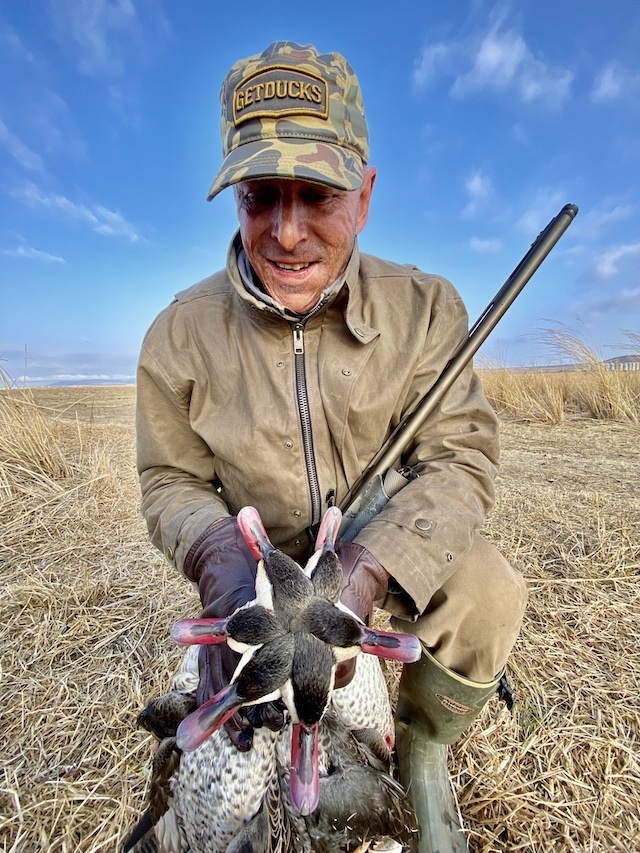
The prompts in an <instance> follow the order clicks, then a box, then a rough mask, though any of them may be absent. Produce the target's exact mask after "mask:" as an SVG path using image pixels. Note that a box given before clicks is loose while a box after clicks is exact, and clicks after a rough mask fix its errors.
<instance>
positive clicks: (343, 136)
mask: <svg viewBox="0 0 640 853" xmlns="http://www.w3.org/2000/svg"><path fill="white" fill-rule="evenodd" d="M220 98H221V103H222V139H223V153H224V156H225V160H224V163H223V165H222V167H221V169H220V171H219V172H218V175H217V176H216V179H215V181H214V183H213V186H212V187H211V191H210V193H209V199H211V198H213V197H214V196H215V195H216V194H217V193H218V192H220V191H221V190H222V189H224V188H225V187H228V186H234V188H235V193H236V201H237V207H238V218H239V221H240V232H241V236H242V242H243V245H244V249H245V251H246V253H247V256H248V257H249V261H250V262H251V265H252V266H253V268H254V270H255V271H256V273H257V275H258V276H259V278H260V280H261V281H262V283H263V285H264V287H265V289H266V290H267V292H268V293H269V294H270V295H271V296H272V297H273V298H274V299H275V300H276V301H277V302H279V303H280V304H282V305H285V306H286V307H287V308H290V309H291V310H293V311H296V312H298V313H304V312H306V311H308V310H309V309H310V308H312V307H313V306H314V305H315V304H316V302H317V301H318V299H319V297H320V295H321V293H322V291H323V290H325V289H326V288H327V287H329V286H330V285H331V284H333V282H334V281H335V280H336V279H337V278H338V277H339V276H340V274H341V273H342V272H343V271H344V269H345V267H346V265H347V263H348V261H349V258H350V256H351V253H352V251H353V246H354V242H355V238H356V235H357V234H358V233H360V231H361V230H362V228H364V225H365V223H366V221H367V216H368V211H369V201H370V198H371V191H372V189H373V183H374V180H375V169H367V166H366V164H367V160H368V157H369V144H368V132H367V124H366V120H365V117H364V110H363V106H362V96H361V94H360V87H359V85H358V81H357V79H356V77H355V74H354V73H353V71H352V70H351V68H350V66H349V65H348V64H347V62H346V60H345V59H344V58H343V57H342V56H340V54H337V53H328V54H319V53H318V51H317V50H316V49H315V48H314V47H312V46H311V45H306V46H304V47H301V46H299V45H296V44H293V43H292V42H275V43H274V44H272V45H271V46H270V47H268V48H267V49H266V50H265V51H264V52H263V53H262V54H259V55H258V56H253V57H250V58H249V59H246V60H242V61H240V62H238V63H236V65H234V67H233V68H232V69H231V71H230V72H229V74H228V75H227V77H226V79H225V81H224V83H223V86H222V92H221V95H220Z"/></svg>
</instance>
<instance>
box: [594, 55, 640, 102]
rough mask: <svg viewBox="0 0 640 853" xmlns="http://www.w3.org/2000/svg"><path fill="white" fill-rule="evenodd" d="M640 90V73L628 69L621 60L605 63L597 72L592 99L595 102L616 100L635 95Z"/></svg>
mask: <svg viewBox="0 0 640 853" xmlns="http://www.w3.org/2000/svg"><path fill="white" fill-rule="evenodd" d="M639 92H640V74H637V73H635V72H633V71H628V70H627V69H625V68H623V67H622V66H621V65H620V63H619V62H616V61H613V62H610V63H608V65H605V66H604V68H602V70H601V71H600V72H599V73H598V74H597V76H596V78H595V80H594V83H593V91H592V92H591V100H592V101H595V102H602V101H614V100H617V99H618V98H622V97H633V96H636V95H637V94H638V93H639Z"/></svg>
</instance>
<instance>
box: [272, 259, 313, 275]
mask: <svg viewBox="0 0 640 853" xmlns="http://www.w3.org/2000/svg"><path fill="white" fill-rule="evenodd" d="M272 263H273V264H274V265H275V266H276V267H278V269H280V270H286V271H287V272H300V270H306V269H307V268H308V267H310V266H311V263H310V262H309V263H306V264H280V263H278V261H273V262H272Z"/></svg>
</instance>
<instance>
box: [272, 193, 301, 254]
mask: <svg viewBox="0 0 640 853" xmlns="http://www.w3.org/2000/svg"><path fill="white" fill-rule="evenodd" d="M272 235H273V237H275V239H276V240H277V241H278V243H280V245H281V246H282V248H283V249H284V250H285V251H287V252H292V251H293V250H294V249H295V247H296V246H297V245H298V243H300V242H302V240H304V239H305V237H306V236H307V213H306V209H305V206H304V205H303V204H300V203H299V202H297V201H295V200H292V199H281V200H280V203H279V204H278V206H277V207H276V209H275V210H274V215H273V228H272Z"/></svg>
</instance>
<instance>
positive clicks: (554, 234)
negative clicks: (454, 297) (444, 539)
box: [340, 204, 578, 541]
mask: <svg viewBox="0 0 640 853" xmlns="http://www.w3.org/2000/svg"><path fill="white" fill-rule="evenodd" d="M577 212H578V208H577V207H576V205H575V204H566V205H565V206H564V207H563V208H562V210H561V211H560V213H558V214H557V216H555V217H554V218H553V219H552V220H551V222H550V223H549V224H548V225H547V227H546V228H545V229H544V230H543V231H541V232H540V234H538V236H537V237H536V239H535V240H534V242H533V243H532V244H531V248H530V249H529V251H528V252H527V253H526V255H525V256H524V257H523V258H522V260H521V261H520V263H519V264H518V266H517V267H516V268H515V270H514V271H513V272H512V273H511V275H510V276H509V278H508V279H507V280H506V282H505V283H504V284H503V285H502V287H501V288H500V290H499V291H498V292H497V293H496V295H495V296H494V297H493V299H492V300H491V302H490V303H489V304H488V305H487V307H486V308H485V309H484V311H483V312H482V314H481V315H480V317H478V319H477V320H476V322H475V323H474V325H473V326H472V328H471V329H470V330H469V332H468V334H467V336H466V338H464V340H462V342H461V343H460V344H459V346H458V348H457V349H456V351H455V352H454V354H453V356H452V357H451V359H450V361H449V362H448V363H447V366H446V367H445V368H444V370H443V371H442V373H441V374H440V376H439V377H438V379H437V380H436V382H435V383H434V384H433V386H432V387H431V388H430V389H429V391H428V392H427V393H426V395H425V396H424V397H423V398H422V400H421V401H420V402H419V403H418V405H417V406H416V407H415V409H414V410H413V412H411V413H409V414H408V415H407V416H406V417H405V418H403V420H402V421H400V423H399V424H398V426H397V427H396V428H395V429H394V430H393V432H392V433H391V434H390V436H389V437H388V438H387V440H386V441H385V443H384V445H383V446H382V447H381V448H380V450H379V451H378V453H377V454H376V455H375V456H374V458H373V460H372V462H371V464H370V465H369V467H368V468H367V469H366V470H365V471H364V473H363V474H361V476H360V477H359V479H358V480H357V481H356V482H355V483H354V485H353V486H352V487H351V489H350V490H349V492H348V494H347V496H346V497H345V499H344V501H343V502H342V504H341V506H340V509H342V511H343V522H342V526H341V528H340V539H342V540H345V541H351V540H353V539H354V538H355V537H356V536H357V535H358V533H359V532H360V531H361V530H362V528H363V527H365V526H366V525H367V524H368V523H369V521H370V520H371V519H372V518H373V517H374V516H375V515H377V514H378V513H379V512H380V510H381V509H382V508H383V507H384V505H385V504H386V503H387V502H388V501H389V499H390V497H391V496H392V495H393V494H395V492H397V491H399V489H400V488H402V486H404V485H405V484H406V483H407V482H408V480H407V479H405V478H404V477H403V476H402V475H401V473H399V472H397V471H394V470H393V465H395V464H397V462H398V460H399V459H400V457H401V456H402V453H403V451H404V450H406V448H407V447H408V445H409V444H410V442H411V440H412V439H413V437H414V436H415V435H416V433H417V432H418V430H419V429H420V427H421V426H422V425H423V424H424V422H425V421H426V420H427V418H428V417H429V415H430V414H431V413H432V412H433V411H434V409H435V408H436V406H438V404H439V403H440V401H441V400H442V398H443V397H444V395H445V394H446V393H447V391H448V390H449V388H451V386H452V385H453V383H454V382H455V381H456V379H457V378H458V376H459V375H460V373H461V372H462V370H463V369H464V367H465V366H466V365H467V364H468V363H469V362H470V361H471V359H472V358H473V356H474V355H475V354H476V352H477V351H478V349H479V348H480V347H481V346H482V344H483V343H484V341H485V340H486V339H487V337H488V336H489V334H490V333H491V331H492V330H493V329H494V327H495V326H496V324H497V323H498V322H499V320H500V319H501V318H502V316H503V315H504V314H505V312H506V311H507V309H508V308H509V306H510V305H511V303H512V302H513V301H514V299H515V298H516V296H518V294H519V293H520V291H521V290H522V289H523V287H524V286H525V284H527V282H528V281H529V279H530V278H531V277H532V276H533V274H534V273H535V271H536V270H537V269H538V267H539V266H540V264H541V263H542V262H543V261H544V259H545V258H546V257H547V255H548V254H549V252H550V251H551V250H552V249H553V247H554V246H555V245H556V243H557V242H558V240H559V239H560V237H562V235H563V234H564V232H565V231H566V230H567V228H568V227H569V225H571V223H572V221H573V219H574V217H575V215H576V214H577ZM385 475H386V480H385V481H384V482H383V477H385Z"/></svg>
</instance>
